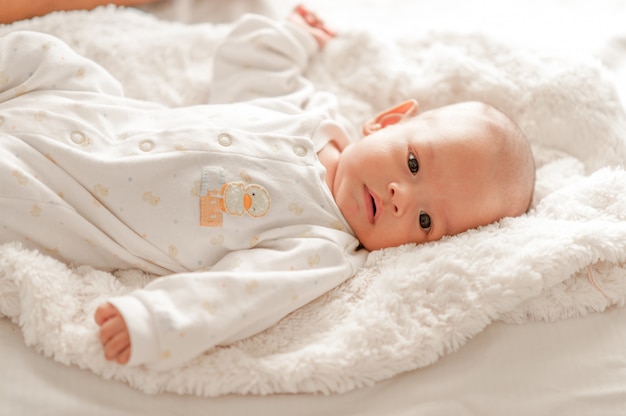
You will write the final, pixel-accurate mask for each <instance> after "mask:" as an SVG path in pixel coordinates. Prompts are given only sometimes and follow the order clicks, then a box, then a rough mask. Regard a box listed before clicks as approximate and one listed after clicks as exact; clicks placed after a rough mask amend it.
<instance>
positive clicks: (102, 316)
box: [94, 303, 119, 326]
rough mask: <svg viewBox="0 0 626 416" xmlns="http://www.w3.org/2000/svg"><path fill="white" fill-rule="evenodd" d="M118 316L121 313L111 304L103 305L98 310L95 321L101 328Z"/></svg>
mask: <svg viewBox="0 0 626 416" xmlns="http://www.w3.org/2000/svg"><path fill="white" fill-rule="evenodd" d="M116 315H119V312H118V310H117V308H116V307H115V306H113V305H111V304H110V303H103V304H102V305H100V306H98V309H96V313H95V315H94V319H95V320H96V323H97V324H98V325H99V326H102V324H104V323H105V322H106V321H108V320H109V319H110V318H112V317H114V316H116Z"/></svg>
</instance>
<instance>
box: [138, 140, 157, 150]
mask: <svg viewBox="0 0 626 416" xmlns="http://www.w3.org/2000/svg"><path fill="white" fill-rule="evenodd" d="M139 149H140V150H141V151H142V152H149V151H150V150H152V149H154V142H153V141H152V140H144V141H142V142H141V143H139Z"/></svg>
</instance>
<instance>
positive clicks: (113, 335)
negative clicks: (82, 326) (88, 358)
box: [95, 303, 130, 364]
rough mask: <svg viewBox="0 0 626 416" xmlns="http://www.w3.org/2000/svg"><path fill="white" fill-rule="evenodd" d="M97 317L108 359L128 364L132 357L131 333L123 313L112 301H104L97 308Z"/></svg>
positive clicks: (105, 354) (101, 340)
mask: <svg viewBox="0 0 626 416" xmlns="http://www.w3.org/2000/svg"><path fill="white" fill-rule="evenodd" d="M95 319H96V323H97V324H98V326H100V342H102V346H103V348H104V356H105V357H106V359H107V360H110V361H117V362H118V363H119V364H126V363H127V362H128V360H129V359H130V334H129V333H128V327H127V326H126V322H125V321H124V318H123V317H122V314H120V312H119V311H118V310H117V308H116V307H115V306H113V305H111V304H110V303H103V304H102V305H100V306H99V307H98V309H97V310H96V315H95Z"/></svg>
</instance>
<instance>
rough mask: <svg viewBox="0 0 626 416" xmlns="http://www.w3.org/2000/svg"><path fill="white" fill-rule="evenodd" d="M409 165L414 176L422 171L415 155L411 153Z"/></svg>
mask: <svg viewBox="0 0 626 416" xmlns="http://www.w3.org/2000/svg"><path fill="white" fill-rule="evenodd" d="M407 164H408V166H409V170H410V171H411V173H412V174H413V175H416V174H417V172H418V171H419V170H420V164H419V162H418V161H417V159H416V158H415V155H414V154H413V153H410V152H409V160H408V162H407Z"/></svg>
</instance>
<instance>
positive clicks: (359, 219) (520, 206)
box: [333, 102, 535, 250]
mask: <svg viewBox="0 0 626 416" xmlns="http://www.w3.org/2000/svg"><path fill="white" fill-rule="evenodd" d="M416 104H417V103H415V102H407V103H404V104H402V105H401V106H398V107H396V108H394V109H392V110H389V111H387V112H385V113H381V114H380V115H379V116H378V117H377V118H376V119H375V120H374V123H373V124H372V123H370V124H369V125H368V126H369V127H366V128H365V129H364V131H365V132H366V136H365V137H364V138H363V139H362V140H361V141H359V142H357V143H354V144H351V145H349V146H348V147H346V149H344V151H343V152H342V153H341V155H340V159H339V164H338V166H337V172H336V175H335V180H334V184H333V195H334V197H335V200H336V201H337V204H338V206H339V208H340V210H341V212H342V213H343V215H344V216H345V217H346V219H347V221H348V223H349V224H350V226H351V227H352V229H353V231H354V232H355V233H356V236H357V238H358V239H359V240H360V241H361V244H362V245H363V246H364V247H365V248H367V249H369V250H375V249H380V248H385V247H394V246H398V245H401V244H405V243H422V242H426V241H433V240H438V239H440V238H441V237H442V236H444V235H454V234H458V233H460V232H463V231H466V230H468V229H470V228H476V227H479V226H482V225H487V224H490V223H492V222H494V221H497V220H499V219H501V218H504V217H510V216H517V215H521V214H523V213H524V212H526V211H527V210H528V207H529V205H530V201H531V198H532V193H533V188H534V179H535V164H534V160H533V156H532V153H531V150H530V146H529V143H528V141H527V140H526V138H525V136H524V134H523V133H522V132H521V130H520V129H519V127H518V126H517V124H516V123H515V122H514V121H513V120H511V119H510V118H509V117H508V116H507V115H505V114H504V113H502V112H500V111H499V110H497V109H495V108H494V107H491V106H489V105H487V104H484V103H480V102H464V103H459V104H454V105H449V106H445V107H441V108H437V109H434V110H430V111H427V112H424V113H421V114H419V115H417V116H415V117H412V118H405V119H402V118H403V117H402V115H403V114H406V113H411V112H412V111H413V110H416Z"/></svg>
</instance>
